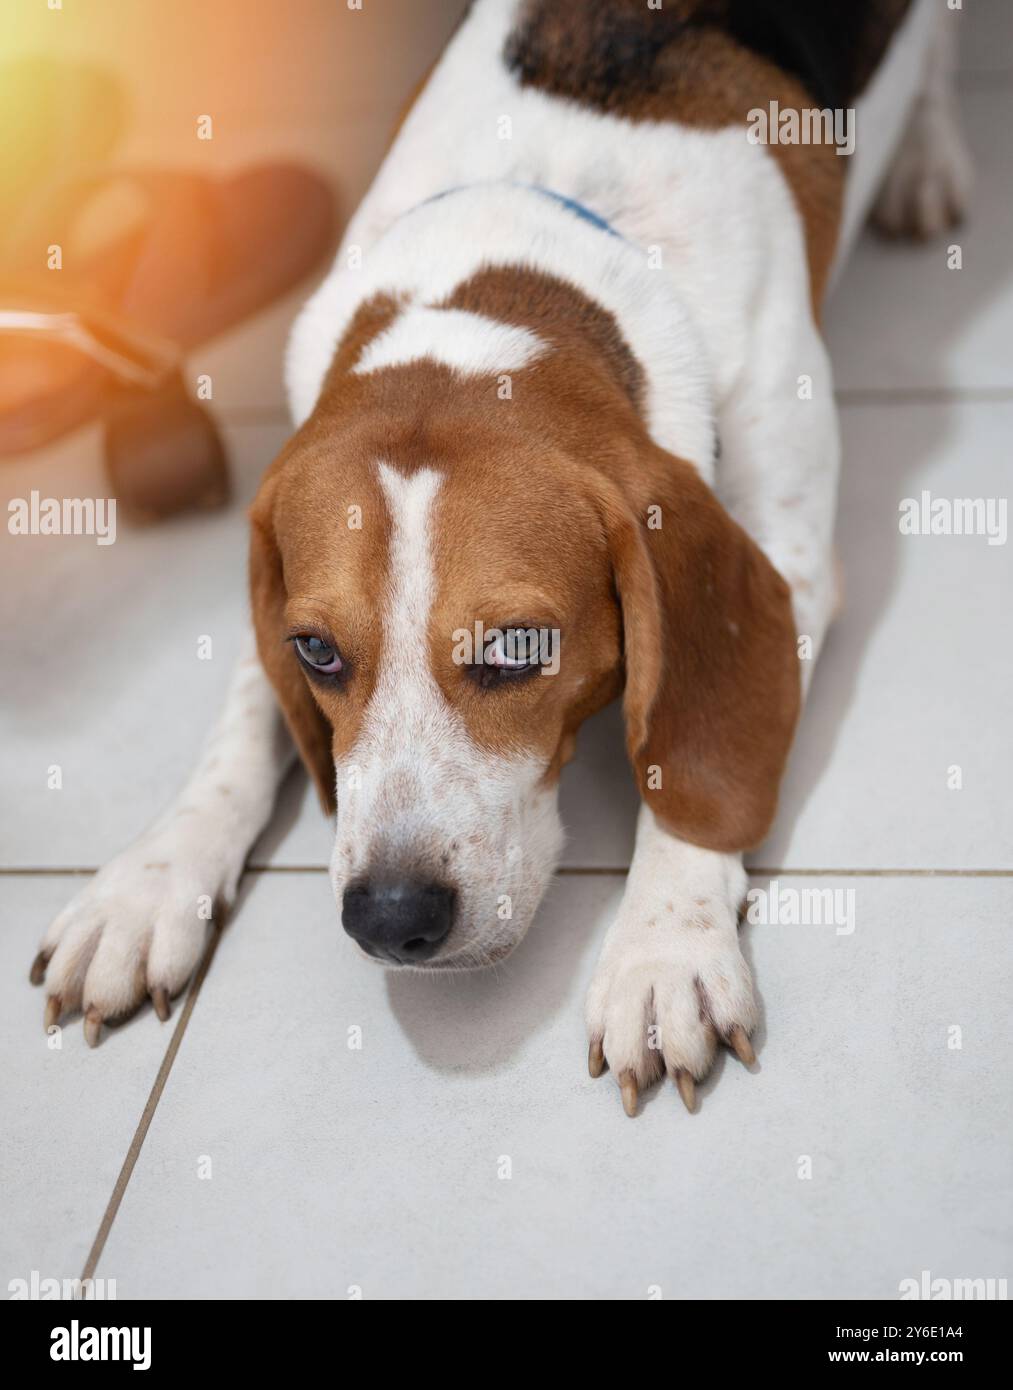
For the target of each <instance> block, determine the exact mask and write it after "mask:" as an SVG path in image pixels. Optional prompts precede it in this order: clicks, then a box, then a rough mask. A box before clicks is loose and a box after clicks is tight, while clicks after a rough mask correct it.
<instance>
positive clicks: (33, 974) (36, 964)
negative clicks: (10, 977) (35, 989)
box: [28, 951, 49, 985]
mask: <svg viewBox="0 0 1013 1390" xmlns="http://www.w3.org/2000/svg"><path fill="white" fill-rule="evenodd" d="M48 964H49V957H48V956H47V955H46V953H45V951H40V952H39V954H38V955H37V956H36V957H35V959H34V960H33V961H32V968H31V970H30V971H29V973H28V978H29V980H31V982H32V984H33V985H41V984H42V981H43V980H44V979H45V978H46V966H47V965H48Z"/></svg>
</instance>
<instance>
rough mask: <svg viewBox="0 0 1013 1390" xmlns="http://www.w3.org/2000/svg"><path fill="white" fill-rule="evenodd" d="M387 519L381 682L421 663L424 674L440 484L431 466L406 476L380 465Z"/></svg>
mask: <svg viewBox="0 0 1013 1390" xmlns="http://www.w3.org/2000/svg"><path fill="white" fill-rule="evenodd" d="M377 471H378V472H379V475H380V486H381V487H382V488H383V494H384V497H385V498H386V499H387V509H388V511H389V513H390V520H391V529H392V535H391V547H390V571H389V575H388V592H387V611H386V612H385V613H384V616H383V628H384V634H383V635H384V652H383V656H382V657H381V664H380V674H381V679H383V677H384V676H386V675H388V674H389V673H390V671H391V670H392V668H393V669H394V670H398V669H401V670H405V669H407V668H408V667H409V666H414V665H416V664H418V663H421V666H422V669H423V670H428V667H429V654H428V650H427V636H426V634H427V628H428V623H429V610H430V608H431V607H432V603H433V594H434V592H435V588H436V581H435V578H434V576H433V557H432V546H431V543H430V536H431V519H432V512H433V500H434V498H435V497H436V494H437V492H438V491H439V488H440V484H441V482H442V481H443V480H442V478H441V476H440V474H439V473H436V472H434V471H433V470H432V469H431V468H423V469H420V470H419V471H418V472H417V473H413V474H412V475H411V476H410V477H409V476H406V475H405V474H403V473H398V471H397V470H396V469H394V468H391V466H390V465H389V464H387V463H381V464H379V465H378V470H377Z"/></svg>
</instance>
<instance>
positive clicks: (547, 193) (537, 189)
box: [420, 181, 622, 239]
mask: <svg viewBox="0 0 1013 1390" xmlns="http://www.w3.org/2000/svg"><path fill="white" fill-rule="evenodd" d="M511 183H512V187H514V188H528V189H530V190H531V192H532V193H541V194H542V196H543V197H545V198H551V199H552V200H553V202H555V203H558V204H559V205H560V207H564V208H566V210H567V212H572V213H573V215H574V216H575V217H579V218H581V220H582V221H584V222H590V224H591V226H592V227H597V228H598V230H599V231H600V232H605V233H606V234H607V235H608V236H614V237H620V233H619V232H617V231H616V229H615V227H613V226H612V224H611V223H610V222H606V221H605V219H604V217H600V216H599V215H598V213H596V212H592V211H591V209H590V208H589V207H585V205H584V204H583V203H579V202H578V201H577V199H576V198H568V197H566V195H565V194H563V193H557V192H556V191H555V189H552V188H543V187H542V185H541V184H539V183H517V182H514V181H511ZM481 186H482V185H481V184H465V183H461V184H457V185H455V187H453V188H445V189H444V190H443V192H442V193H434V194H433V196H432V197H431V198H426V199H424V200H423V202H422V203H421V204H420V206H421V207H425V205H426V203H437V202H439V200H440V199H441V198H448V197H449V196H450V195H451V193H463V192H464V191H465V189H468V188H480V187H481ZM620 239H622V238H621V237H620Z"/></svg>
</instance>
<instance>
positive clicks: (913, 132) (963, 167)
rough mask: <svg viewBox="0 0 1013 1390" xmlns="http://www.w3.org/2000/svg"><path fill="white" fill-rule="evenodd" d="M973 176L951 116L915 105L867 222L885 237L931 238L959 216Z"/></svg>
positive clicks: (947, 111)
mask: <svg viewBox="0 0 1013 1390" xmlns="http://www.w3.org/2000/svg"><path fill="white" fill-rule="evenodd" d="M973 177H974V176H973V166H972V163H971V156H970V154H969V153H968V150H967V146H966V145H965V144H964V138H963V136H962V134H961V132H960V126H959V124H958V123H957V119H956V116H955V114H954V113H953V112H952V111H951V110H950V109H949V108H948V107H945V106H943V107H938V106H932V105H929V106H927V107H922V108H919V109H918V110H916V112H915V114H914V117H913V118H912V120H911V122H910V124H909V125H908V128H907V130H906V132H905V134H904V138H903V140H902V141H901V144H900V147H899V148H898V150H897V153H896V154H895V156H894V162H893V165H892V166H891V168H890V172H889V173H888V174H887V176H886V180H885V182H884V184H883V187H882V188H881V189H880V192H879V196H878V198H877V200H876V204H875V206H874V208H873V212H872V220H873V223H874V225H875V226H876V227H877V228H878V229H879V231H881V232H883V233H885V234H886V235H887V236H900V237H916V238H926V237H932V236H937V235H938V234H939V233H940V232H944V231H946V229H947V228H948V227H952V226H954V225H955V224H956V223H958V222H960V221H961V220H962V218H963V217H964V214H965V213H966V211H967V207H968V203H969V201H970V195H971V185H972V183H973Z"/></svg>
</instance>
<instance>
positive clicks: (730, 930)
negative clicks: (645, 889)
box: [586, 902, 757, 1115]
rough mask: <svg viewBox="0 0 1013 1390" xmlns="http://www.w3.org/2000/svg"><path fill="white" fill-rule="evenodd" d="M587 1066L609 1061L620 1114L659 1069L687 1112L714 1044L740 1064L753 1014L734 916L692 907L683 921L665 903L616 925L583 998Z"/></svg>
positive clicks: (631, 1109)
mask: <svg viewBox="0 0 1013 1390" xmlns="http://www.w3.org/2000/svg"><path fill="white" fill-rule="evenodd" d="M586 1017H587V1029H588V1035H589V1037H590V1050H589V1053H588V1067H589V1069H590V1072H591V1075H592V1076H599V1075H600V1074H601V1072H602V1071H603V1070H604V1067H605V1064H606V1063H608V1066H609V1069H610V1070H611V1071H612V1073H613V1075H614V1076H615V1077H616V1079H617V1081H618V1083H619V1087H620V1090H621V1092H622V1098H623V1106H624V1107H625V1110H626V1113H627V1115H635V1114H636V1110H637V1099H638V1095H639V1092H640V1090H641V1089H643V1087H645V1086H647V1085H650V1083H651V1082H652V1081H655V1080H657V1078H658V1077H660V1076H661V1075H662V1074H663V1073H664V1072H666V1071H667V1072H668V1074H669V1076H671V1077H672V1078H673V1080H674V1081H675V1083H676V1085H677V1087H678V1089H679V1094H680V1095H681V1096H682V1099H683V1101H684V1102H685V1105H686V1108H687V1109H688V1110H690V1111H692V1110H693V1109H694V1108H695V1105H696V1088H695V1084H694V1083H695V1082H696V1081H701V1080H702V1079H703V1078H704V1077H705V1076H706V1074H707V1072H708V1071H709V1070H710V1068H711V1064H712V1062H713V1061H714V1055H715V1052H716V1049H717V1047H718V1044H719V1043H724V1044H726V1045H727V1046H728V1047H730V1048H732V1050H733V1051H734V1052H735V1053H736V1054H737V1055H738V1057H739V1058H740V1059H741V1060H742V1062H744V1063H745V1064H746V1065H747V1066H748V1065H749V1064H751V1063H752V1062H753V1061H754V1060H755V1059H754V1056H753V1049H752V1046H751V1044H750V1042H749V1035H750V1033H751V1032H752V1031H753V1029H754V1027H755V1026H756V1021H757V1009H756V1002H755V999H754V997H753V981H752V977H751V975H750V973H749V967H748V966H747V965H746V962H745V961H744V960H743V958H742V953H741V951H740V950H739V942H738V933H737V930H736V922H735V917H734V914H732V913H730V911H729V909H728V908H727V907H724V906H723V905H720V904H711V903H707V902H701V903H699V904H694V905H693V908H692V911H691V913H690V914H689V915H683V914H681V913H680V912H679V910H678V909H677V908H676V907H674V906H673V904H672V903H666V904H665V905H664V908H663V909H662V911H661V912H660V913H659V914H657V915H655V916H653V917H651V918H650V919H648V920H647V921H638V922H626V923H623V922H617V923H616V925H615V927H614V928H613V929H612V931H611V932H610V933H609V937H608V939H607V941H606V943H605V948H604V950H603V951H602V956H601V960H600V961H599V962H598V967H597V970H596V971H595V975H594V979H593V980H592V982H591V988H590V990H589V992H588V997H587V1011H586Z"/></svg>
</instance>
